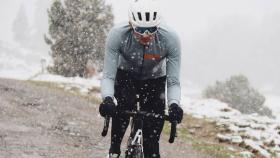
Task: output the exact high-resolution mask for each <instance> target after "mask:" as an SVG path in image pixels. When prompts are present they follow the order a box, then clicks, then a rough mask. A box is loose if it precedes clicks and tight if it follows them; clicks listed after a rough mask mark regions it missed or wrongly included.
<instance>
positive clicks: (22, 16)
mask: <svg viewBox="0 0 280 158" xmlns="http://www.w3.org/2000/svg"><path fill="white" fill-rule="evenodd" d="M12 30H13V33H14V39H15V41H16V42H18V43H19V44H21V45H22V46H24V47H28V46H29V39H30V33H31V29H30V26H29V23H28V18H27V15H26V10H25V7H24V5H23V4H21V5H20V8H19V11H18V13H17V16H16V19H15V20H14V23H13V28H12Z"/></svg>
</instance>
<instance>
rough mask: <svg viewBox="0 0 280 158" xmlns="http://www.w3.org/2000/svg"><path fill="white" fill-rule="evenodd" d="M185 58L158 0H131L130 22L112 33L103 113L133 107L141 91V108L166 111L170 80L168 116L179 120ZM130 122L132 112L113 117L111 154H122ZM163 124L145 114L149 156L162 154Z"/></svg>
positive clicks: (103, 88) (145, 146)
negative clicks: (124, 137) (163, 20)
mask: <svg viewBox="0 0 280 158" xmlns="http://www.w3.org/2000/svg"><path fill="white" fill-rule="evenodd" d="M180 61H181V49H180V41H179V38H178V36H177V34H176V33H175V31H173V30H172V29H171V28H169V27H168V26H167V25H165V24H163V22H161V14H160V12H159V9H158V5H157V2H156V0H132V1H131V4H130V7H129V22H126V23H122V24H120V25H117V26H115V27H113V28H112V29H111V30H110V32H109V35H108V37H107V41H106V49H105V59H104V70H103V79H102V82H101V95H102V98H103V102H102V103H101V104H100V106H99V112H100V114H101V116H114V114H115V112H116V111H118V110H133V109H134V105H135V100H136V94H139V95H140V105H141V108H140V110H143V111H147V112H153V113H158V114H164V110H165V89H166V88H165V87H166V82H167V101H168V103H167V104H168V108H169V110H168V113H169V117H170V119H171V120H172V121H177V122H178V123H180V122H181V120H182V118H183V110H182V108H181V107H180V106H179V104H180V97H181V88H180V81H179V73H180ZM114 97H115V99H116V101H117V105H116V104H115V103H114V101H113V100H114ZM128 124H129V117H126V116H119V115H117V116H116V117H112V130H111V146H110V150H109V155H110V157H114V156H113V155H115V157H119V155H120V153H121V152H120V145H121V141H122V139H123V136H124V133H125V131H126V129H127V126H128ZM163 124H164V121H163V120H161V121H159V120H156V119H148V118H147V119H144V123H143V149H144V155H145V158H152V157H153V158H160V153H159V139H160V134H161V132H162V129H163Z"/></svg>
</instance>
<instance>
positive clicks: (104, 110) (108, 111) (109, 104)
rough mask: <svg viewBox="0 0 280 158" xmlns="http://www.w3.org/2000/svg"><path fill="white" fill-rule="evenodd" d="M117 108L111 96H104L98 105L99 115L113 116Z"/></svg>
mask: <svg viewBox="0 0 280 158" xmlns="http://www.w3.org/2000/svg"><path fill="white" fill-rule="evenodd" d="M116 111H117V108H116V105H115V103H114V101H113V99H112V98H111V97H106V98H105V99H104V100H103V102H102V103H101V104H100V106H99V113H100V115H101V116H103V117H105V116H110V117H112V116H114V115H115V114H116Z"/></svg>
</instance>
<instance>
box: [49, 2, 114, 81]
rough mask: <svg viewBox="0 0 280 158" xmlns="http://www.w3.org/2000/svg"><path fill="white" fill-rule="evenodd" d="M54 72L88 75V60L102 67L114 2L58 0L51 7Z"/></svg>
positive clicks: (50, 68)
mask: <svg viewBox="0 0 280 158" xmlns="http://www.w3.org/2000/svg"><path fill="white" fill-rule="evenodd" d="M48 15H49V35H48V36H49V37H47V36H46V42H47V43H48V44H50V45H51V55H52V58H53V61H54V65H53V66H51V67H49V70H50V71H51V72H53V73H56V74H60V75H63V76H67V77H70V76H84V75H85V71H86V67H87V65H88V63H91V62H93V63H94V65H99V66H98V67H96V69H97V70H100V69H102V63H103V62H102V61H103V58H104V47H105V39H106V35H107V32H108V31H109V29H110V28H111V27H112V24H113V14H112V11H111V6H109V5H106V4H105V1H103V0H64V1H60V0H55V1H54V2H53V3H52V5H51V8H50V9H49V10H48Z"/></svg>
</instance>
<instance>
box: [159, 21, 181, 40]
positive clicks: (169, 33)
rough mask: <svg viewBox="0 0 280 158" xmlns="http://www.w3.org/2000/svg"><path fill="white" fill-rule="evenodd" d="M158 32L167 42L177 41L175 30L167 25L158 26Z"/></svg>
mask: <svg viewBox="0 0 280 158" xmlns="http://www.w3.org/2000/svg"><path fill="white" fill-rule="evenodd" d="M159 32H160V34H161V35H162V36H163V37H164V38H165V39H166V40H167V41H173V42H174V40H175V41H179V36H178V34H177V32H176V30H175V29H173V28H172V27H170V26H169V25H167V24H166V23H161V24H160V26H159Z"/></svg>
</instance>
